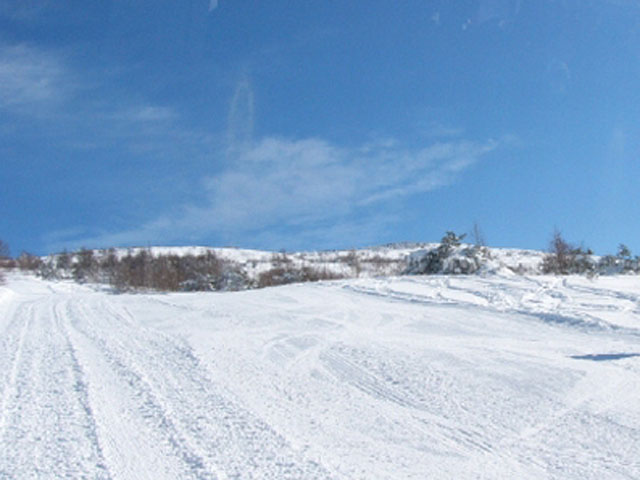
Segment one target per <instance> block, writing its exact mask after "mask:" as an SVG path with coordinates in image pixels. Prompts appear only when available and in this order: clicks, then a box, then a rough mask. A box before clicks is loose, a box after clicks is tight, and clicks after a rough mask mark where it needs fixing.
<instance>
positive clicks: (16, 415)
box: [0, 297, 111, 480]
mask: <svg viewBox="0 0 640 480" xmlns="http://www.w3.org/2000/svg"><path fill="white" fill-rule="evenodd" d="M52 300H53V298H52V297H49V298H44V299H39V300H36V301H31V302H29V303H27V304H25V306H24V307H23V311H24V312H25V313H26V316H21V317H20V318H22V321H23V322H24V326H23V327H22V334H21V336H20V347H19V349H18V353H17V354H16V357H15V361H14V367H13V370H12V374H11V376H10V379H11V380H13V387H11V388H10V389H9V390H7V391H6V393H5V396H6V399H7V401H6V402H5V405H4V406H3V412H4V413H3V417H4V420H3V435H2V437H0V478H11V479H13V478H16V479H18V478H19V479H23V478H25V479H27V478H93V479H98V480H110V478H111V476H110V475H109V472H108V470H107V469H106V467H105V465H104V462H103V461H102V459H101V453H100V448H99V445H98V443H97V438H96V437H95V431H94V430H92V418H91V416H90V410H87V405H88V404H87V403H86V402H87V399H86V396H84V395H85V392H86V389H83V383H82V378H81V377H79V376H78V371H77V370H76V368H77V367H76V366H74V360H73V352H72V350H70V344H68V343H67V341H66V340H65V336H64V332H62V331H61V325H60V324H59V322H58V321H57V319H56V312H55V303H52ZM83 397H84V398H83ZM83 403H84V405H83Z"/></svg>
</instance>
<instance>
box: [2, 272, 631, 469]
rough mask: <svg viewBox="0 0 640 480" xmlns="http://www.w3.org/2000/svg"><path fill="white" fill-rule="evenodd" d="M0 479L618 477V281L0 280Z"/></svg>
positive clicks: (626, 462)
mask: <svg viewBox="0 0 640 480" xmlns="http://www.w3.org/2000/svg"><path fill="white" fill-rule="evenodd" d="M0 366H2V369H1V370H0V389H1V390H0V479H36V478H37V479H42V478H45V479H48V478H52V479H53V478H55V479H57V478H97V479H153V480H161V479H178V478H179V479H223V480H224V479H287V478H288V479H329V478H331V479H345V480H346V479H349V480H351V479H367V480H371V479H402V480H405V479H426V478H429V479H451V478H455V479H478V478H486V479H514V478H517V479H536V480H540V479H580V480H582V479H598V480H601V479H624V478H628V479H632V478H640V284H639V283H638V280H637V277H628V276H626V277H606V278H599V279H595V280H587V279H585V278H581V277H568V278H563V279H559V278H552V277H544V276H535V277H526V276H487V277H480V276H473V277H446V276H430V277H401V278H388V279H358V280H349V281H339V282H329V283H317V284H297V285H290V286H286V287H278V288H269V289H262V290H254V291H245V292H237V293H207V294H202V293H200V294H185V293H182V294H170V295H166V294H165V295H162V294H155V295H142V294H131V295H110V294H108V293H105V292H100V291H97V290H94V289H90V288H88V287H86V286H79V285H75V284H72V283H67V282H58V283H53V282H46V281H43V280H38V279H34V278H31V277H23V276H19V275H16V274H14V275H13V276H10V277H9V282H8V285H7V286H5V287H0Z"/></svg>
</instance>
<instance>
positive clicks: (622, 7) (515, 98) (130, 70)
mask: <svg viewBox="0 0 640 480" xmlns="http://www.w3.org/2000/svg"><path fill="white" fill-rule="evenodd" d="M639 88H640V2H639V1H637V0H601V1H586V0H580V1H578V0H556V1H547V0H536V1H524V0H522V1H520V0H473V1H472V0H468V1H458V2H451V1H444V0H443V1H436V0H434V1H412V0H407V1H402V2H397V1H391V0H389V1H381V0H369V1H367V2H363V1H328V0H324V1H312V0H309V1H305V2H284V1H279V0H270V1H268V2H263V1H243V0H218V1H215V0H193V1H192V0H184V1H181V2H175V1H168V0H154V1H153V2H151V1H146V0H121V1H118V2H113V1H110V0H109V1H107V0H103V1H94V2H81V1H76V0H69V1H64V2H61V1H54V0H50V1H48V0H41V1H35V0H25V1H20V2H17V1H15V0H11V1H7V0H0V182H1V185H2V188H1V190H0V209H1V212H2V213H1V215H0V238H4V239H5V240H6V241H7V242H8V243H9V244H10V246H11V247H12V251H13V253H14V254H17V253H19V252H20V250H28V251H31V252H34V253H39V254H41V253H48V252H52V251H58V250H62V249H63V248H69V249H73V248H78V247H80V246H86V247H105V246H112V245H115V246H130V245H183V244H202V245H219V246H222V245H233V246H240V247H251V248H265V249H273V250H279V249H283V248H284V249H288V250H292V249H316V248H323V249H324V248H351V247H358V246H366V245H373V244H381V243H386V242H395V241H437V240H438V239H439V238H440V237H441V236H442V234H443V233H444V231H445V230H455V231H458V232H465V231H470V230H471V228H472V226H473V224H474V222H477V224H478V225H479V226H480V227H481V229H482V231H483V232H484V235H485V237H486V239H487V241H488V243H489V244H491V245H494V246H513V247H523V248H546V246H547V244H548V241H549V239H550V236H551V233H552V231H553V229H554V227H557V228H559V229H560V230H562V232H563V234H564V235H565V237H566V238H567V239H568V240H571V241H574V242H576V243H580V242H584V245H585V246H588V247H591V248H593V249H594V250H595V251H596V252H599V253H605V252H614V251H615V250H616V249H617V246H618V244H619V243H621V242H622V243H626V244H628V245H629V246H630V247H631V249H632V251H634V252H635V253H640V221H639V220H640V198H639V197H640V196H639V194H638V179H639V178H640V155H639V153H640V89H639Z"/></svg>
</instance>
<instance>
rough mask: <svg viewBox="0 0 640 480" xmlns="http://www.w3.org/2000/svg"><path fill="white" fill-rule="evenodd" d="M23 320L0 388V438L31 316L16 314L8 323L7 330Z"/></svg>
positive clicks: (2, 433) (6, 339) (5, 333)
mask: <svg viewBox="0 0 640 480" xmlns="http://www.w3.org/2000/svg"><path fill="white" fill-rule="evenodd" d="M29 313H31V308H29ZM20 320H22V321H23V325H22V328H21V329H20V334H19V335H18V340H17V345H16V348H15V353H14V355H13V360H12V361H11V369H10V373H9V377H8V378H7V380H6V382H5V384H4V388H3V390H2V407H0V412H2V413H1V414H0V440H1V439H2V438H3V436H4V433H5V429H6V424H7V416H8V414H9V402H10V400H11V398H12V397H14V396H15V394H16V380H17V377H18V365H19V364H20V361H21V359H22V350H23V348H24V339H25V337H26V336H27V331H28V330H29V324H30V323H31V318H30V316H29V315H26V318H23V317H22V316H16V318H15V319H14V321H13V322H12V323H11V325H9V328H8V329H7V331H9V330H11V329H15V328H17V325H16V324H18V323H19V321H20ZM7 331H5V332H4V335H5V345H6V346H5V349H6V348H7V347H8V346H9V345H7V344H9V338H11V337H10V335H7Z"/></svg>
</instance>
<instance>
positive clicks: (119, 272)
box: [38, 249, 248, 291]
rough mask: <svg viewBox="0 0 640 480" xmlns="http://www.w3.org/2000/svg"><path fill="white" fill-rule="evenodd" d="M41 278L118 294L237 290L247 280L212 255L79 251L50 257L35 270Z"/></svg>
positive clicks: (240, 273) (227, 263)
mask: <svg viewBox="0 0 640 480" xmlns="http://www.w3.org/2000/svg"><path fill="white" fill-rule="evenodd" d="M38 272H39V273H40V275H41V276H43V277H44V278H72V279H73V280H75V281H77V282H98V283H106V284H109V285H112V286H113V287H114V288H115V289H117V290H119V291H127V290H142V289H149V290H158V291H207V290H241V289H243V288H247V286H248V280H247V278H246V275H245V274H244V273H243V272H242V270H241V269H240V268H239V266H238V265H237V264H235V263H233V262H230V261H227V260H222V259H220V258H218V257H217V256H216V255H215V254H214V253H213V252H207V253H204V254H200V255H171V254H170V255H153V254H152V253H151V251H150V250H148V249H139V250H137V251H128V252H127V253H126V254H122V253H118V252H117V251H116V250H115V249H109V250H106V251H99V252H95V251H93V250H88V249H81V250H79V251H78V252H75V253H69V252H62V253H60V254H58V255H54V256H52V257H50V259H49V260H48V261H45V262H43V263H42V264H41V265H40V266H39V267H38Z"/></svg>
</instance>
